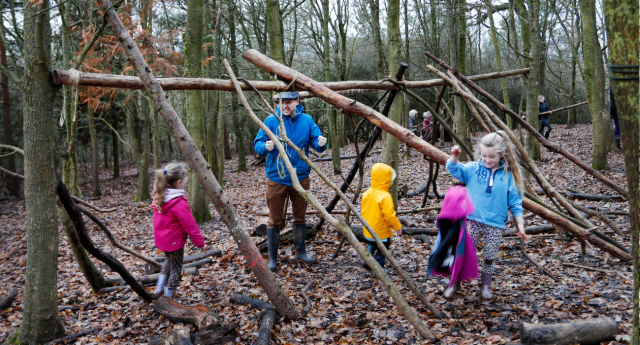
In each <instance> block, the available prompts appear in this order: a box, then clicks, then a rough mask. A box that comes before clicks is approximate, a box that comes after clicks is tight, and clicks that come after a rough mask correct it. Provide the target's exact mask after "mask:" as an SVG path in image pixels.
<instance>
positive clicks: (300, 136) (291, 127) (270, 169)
mask: <svg viewBox="0 0 640 345" xmlns="http://www.w3.org/2000/svg"><path fill="white" fill-rule="evenodd" d="M303 110H304V107H303V106H302V105H301V104H298V106H297V107H296V114H295V115H294V116H293V118H291V117H289V116H282V120H283V121H284V128H285V130H286V131H287V137H288V138H289V139H291V141H292V142H293V143H294V144H295V145H296V146H298V148H300V149H301V150H304V153H305V154H306V155H307V157H308V156H309V146H311V147H313V149H314V150H316V151H317V152H323V151H324V150H326V149H327V144H325V145H324V146H322V147H320V146H318V137H319V136H320V135H322V132H320V128H318V125H316V123H315V122H313V118H312V117H311V116H310V115H307V114H304V113H303V112H302V111H303ZM276 112H277V113H278V115H280V105H278V106H277V107H276ZM264 124H265V125H267V127H268V128H269V129H270V130H271V131H272V132H273V133H274V134H275V135H276V136H278V137H280V122H279V121H278V119H277V118H276V116H275V115H273V114H271V115H269V117H267V118H266V119H265V120H264ZM267 140H270V139H269V137H268V136H267V134H266V133H265V132H264V131H263V130H262V129H260V131H258V135H256V139H255V140H254V141H253V146H254V148H255V150H256V153H258V154H259V155H261V156H264V155H267V164H266V169H265V170H266V172H267V177H268V178H269V180H271V181H273V182H277V183H280V184H284V185H287V186H291V185H292V183H291V176H290V175H289V171H288V170H287V168H286V167H285V166H284V162H282V160H280V163H278V155H279V154H280V152H279V151H278V149H276V148H275V147H274V149H273V150H271V152H269V151H267V148H266V146H265V143H266V142H267ZM284 149H285V151H287V153H288V157H289V160H290V161H291V165H293V167H294V168H295V169H296V173H297V174H298V180H299V181H302V180H304V179H305V178H306V177H307V176H309V172H310V171H311V167H309V165H308V164H307V163H305V162H304V161H303V160H302V158H300V156H298V154H297V153H296V151H294V150H293V149H292V148H290V147H289V146H287V145H284ZM278 165H280V169H279V170H280V173H278ZM282 173H284V177H280V174H282Z"/></svg>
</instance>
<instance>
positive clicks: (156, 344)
mask: <svg viewBox="0 0 640 345" xmlns="http://www.w3.org/2000/svg"><path fill="white" fill-rule="evenodd" d="M190 334H191V328H190V327H188V326H185V325H174V326H173V329H172V330H171V332H169V334H167V335H166V336H165V337H164V338H162V339H157V340H152V341H150V342H149V345H194V344H193V342H192V341H191V336H190Z"/></svg>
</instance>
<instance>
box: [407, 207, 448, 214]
mask: <svg viewBox="0 0 640 345" xmlns="http://www.w3.org/2000/svg"><path fill="white" fill-rule="evenodd" d="M441 208H442V207H441V206H436V207H425V208H414V209H411V210H402V211H398V212H396V214H409V213H418V212H429V211H440V209H441Z"/></svg>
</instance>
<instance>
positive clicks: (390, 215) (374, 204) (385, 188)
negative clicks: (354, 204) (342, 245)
mask: <svg viewBox="0 0 640 345" xmlns="http://www.w3.org/2000/svg"><path fill="white" fill-rule="evenodd" d="M392 175H393V170H392V169H391V167H390V166H388V165H386V164H382V163H376V164H374V165H373V166H372V167H371V188H369V189H368V190H367V191H366V192H364V194H363V195H362V216H363V217H364V219H365V220H366V221H367V222H368V223H369V225H370V226H371V228H372V229H373V231H375V232H376V234H378V236H379V237H380V239H386V238H389V237H391V236H392V235H393V232H392V231H391V228H393V229H394V230H396V231H398V230H400V229H401V228H402V225H401V224H400V222H399V221H398V218H397V217H396V210H395V208H394V207H393V198H391V194H389V187H391V177H392ZM363 231H364V236H365V237H367V238H370V239H373V236H371V234H370V233H369V231H367V229H366V228H365V229H363Z"/></svg>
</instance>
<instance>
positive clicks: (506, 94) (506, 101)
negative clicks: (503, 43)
mask: <svg viewBox="0 0 640 345" xmlns="http://www.w3.org/2000/svg"><path fill="white" fill-rule="evenodd" d="M487 13H488V14H489V23H490V24H491V31H490V34H491V43H492V44H493V52H494V54H495V56H496V69H497V70H498V72H502V71H503V68H502V54H500V42H498V34H497V32H496V25H495V23H494V20H493V5H492V4H491V2H489V4H488V6H487ZM500 87H501V88H502V103H504V105H506V106H507V108H509V109H511V105H510V104H509V103H510V102H509V89H508V88H507V82H506V81H505V80H504V78H500ZM507 126H509V128H513V124H512V120H511V116H507Z"/></svg>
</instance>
